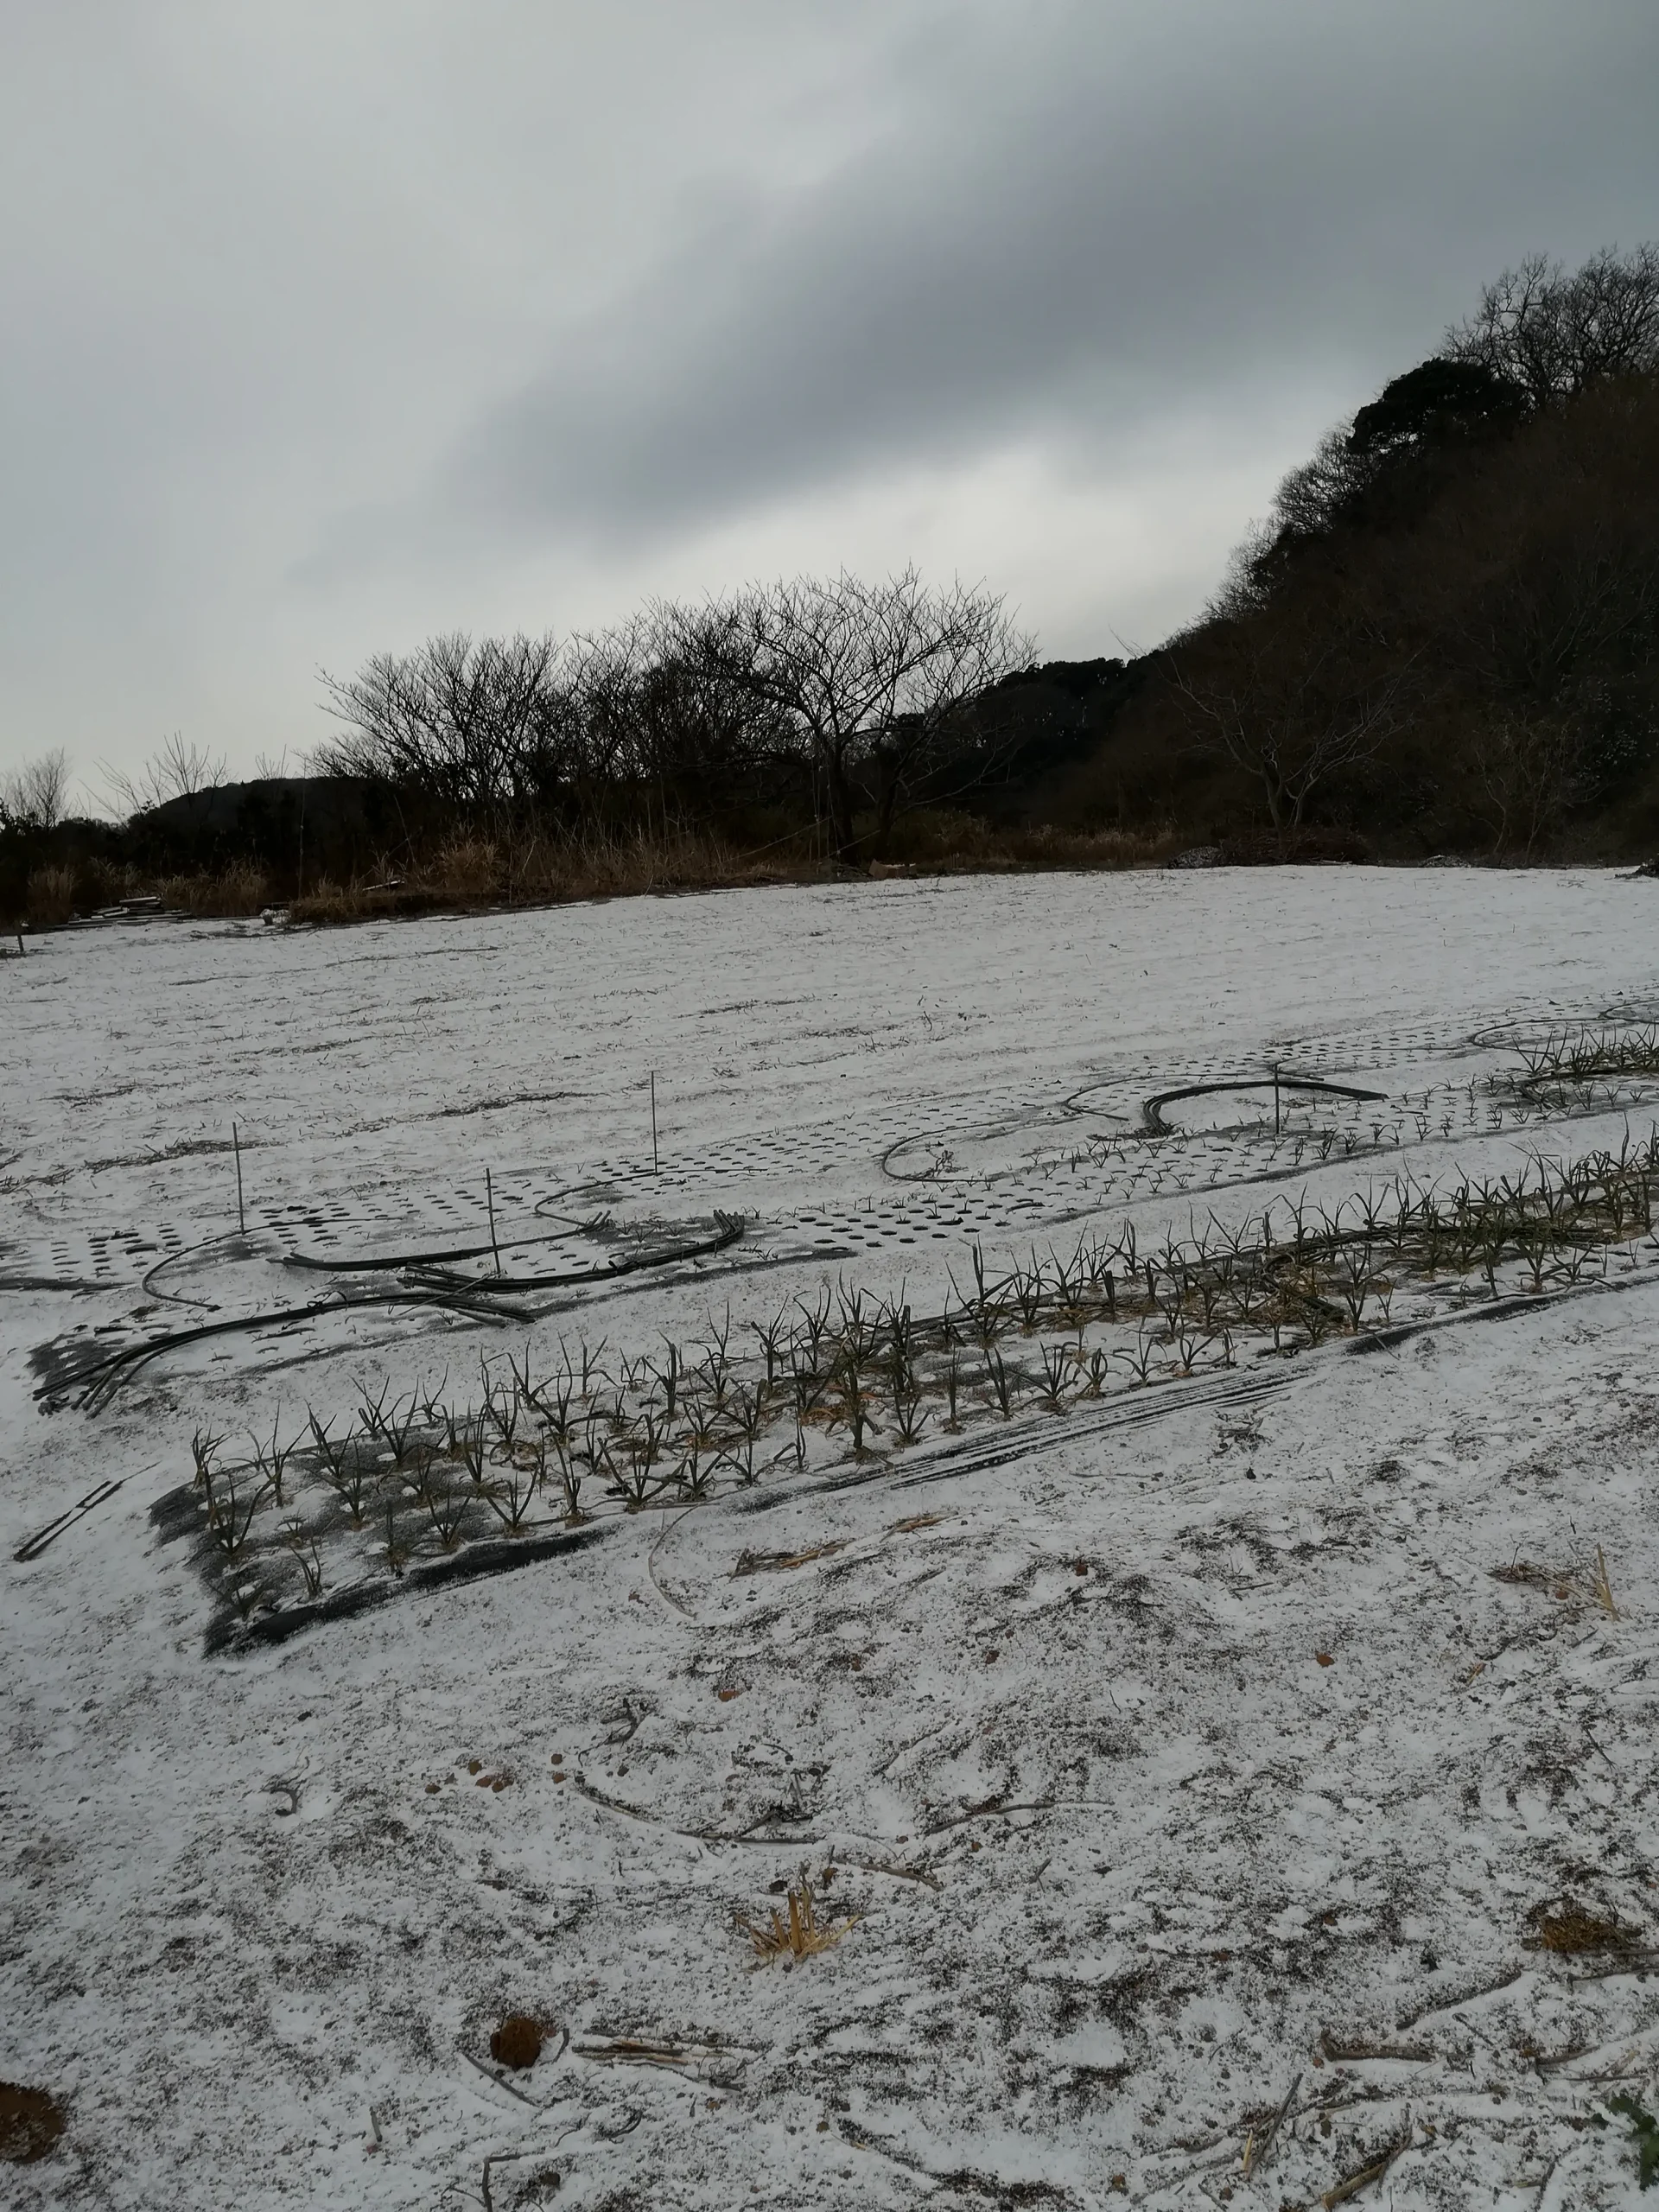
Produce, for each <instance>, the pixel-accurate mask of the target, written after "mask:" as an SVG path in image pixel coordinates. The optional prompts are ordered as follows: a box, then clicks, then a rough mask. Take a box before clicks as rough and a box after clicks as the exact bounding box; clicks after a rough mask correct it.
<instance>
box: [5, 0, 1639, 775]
mask: <svg viewBox="0 0 1659 2212" xmlns="http://www.w3.org/2000/svg"><path fill="white" fill-rule="evenodd" d="M1656 82H1659V11H1656V10H1655V9H1654V8H1653V6H1652V0H1579V4H1576V5H1574V6H1573V7H1572V8H1570V9H1569V8H1567V7H1566V6H1564V5H1562V4H1561V3H1560V0H1459V5H1457V6H1456V7H1447V6H1446V5H1445V0H1438V3H1437V4H1435V5H1433V6H1431V5H1429V4H1427V0H1386V4H1385V0H1078V3H1077V4H1073V3H1072V0H1020V4H1018V5H1015V4H1012V0H697V4H696V6H695V7H688V6H686V5H684V4H683V0H607V5H605V6H604V7H597V6H595V5H594V4H593V0H489V5H488V6H487V7H486V6H480V7H474V8H468V9H457V8H455V7H454V5H453V0H354V4H353V6H352V7H351V8H349V9H340V7H339V6H338V5H337V4H336V0H245V4H241V5H238V7H237V8H235V9H225V8H220V7H217V6H215V5H213V4H212V0H147V4H146V6H145V7H144V8H143V9H138V10H135V9H132V8H131V7H130V6H129V5H127V4H126V0H52V3H51V4H50V5H48V4H46V0H40V4H32V3H31V0H25V4H22V5H19V6H16V7H14V8H12V9H10V10H6V11H4V13H3V16H0V286H3V288H4V292H5V296H6V300H7V308H8V325H7V344H6V346H5V347H4V348H3V349H0V439H3V444H0V454H3V459H0V468H3V471H4V488H5V497H4V500H3V503H0V517H3V521H0V767H3V766H7V765H9V763H10V761H12V760H16V758H18V757H21V756H26V755H28V754H29V753H33V752H36V751H39V750H42V749H44V748H45V747H48V746H54V745H59V744H62V745H67V747H69V748H70V749H71V751H72V752H73V753H75V754H76V755H77V756H78V758H79V762H80V765H81V766H82V768H83V770H86V769H88V768H90V767H91V766H92V763H93V762H94V761H95V760H98V759H99V758H100V757H110V758H112V759H115V760H121V761H125V762H128V763H131V762H132V761H133V760H135V759H136V758H137V757H139V756H142V754H143V753H144V752H146V751H147V750H149V749H150V748H151V747H154V746H155V744H156V742H157V741H159V739H160V738H161V737H162V734H165V733H166V732H168V731H169V730H172V729H174V728H182V729H183V730H184V731H185V733H186V734H187V736H188V737H189V738H190V739H192V740H195V741H201V742H203V743H205V744H207V745H208V746H210V747H212V749H213V750H215V751H218V750H220V749H227V750H229V751H230V753H232V758H234V759H239V760H247V759H248V758H249V757H250V756H251V754H252V753H253V752H254V750H255V749H256V748H257V747H266V748H269V749H270V750H271V751H272V752H277V751H280V750H281V749H282V747H283V746H284V745H289V746H292V745H295V744H296V743H299V744H303V743H304V742H306V741H308V740H309V739H310V738H311V737H313V736H315V731H316V728H317V716H316V709H315V697H316V694H315V677H314V671H315V667H316V665H317V664H318V663H319V662H321V663H324V664H328V665H332V666H335V667H342V666H350V665H351V664H353V663H354V662H355V661H357V660H359V658H362V657H363V656H364V655H365V654H366V653H368V652H372V651H373V650H376V649H378V648H380V647H382V646H385V645H397V644H399V643H407V642H412V641H413V640H414V639H417V638H419V637H420V636H421V635H423V634H424V633H425V632H427V631H429V630H430V629H433V628H435V627H439V626H451V625H454V624H465V625H467V626H472V627H474V628H476V629H484V628H489V627H505V628H511V627H515V626H524V627H530V628H540V627H542V626H544V625H547V624H549V623H551V624H554V625H555V626H560V627H565V626H570V625H572V624H574V623H577V622H594V621H602V620H606V619H608V618H610V617H612V616H614V615H618V614H620V613H622V612H624V611H625V610H626V607H628V606H629V605H630V604H631V603H632V602H633V601H636V600H637V599H639V597H641V596H643V595H645V594H648V593H650V592H652V591H656V590H660V589H667V590H691V591H695V590H697V589H699V588H702V586H703V585H705V584H706V585H710V586H716V587H717V586H719V585H721V584H723V583H727V582H733V581H735V580H736V579H737V578H738V577H739V576H741V575H747V574H753V573H754V572H756V571H757V570H769V569H778V568H793V567H798V566H809V565H810V566H817V567H822V566H825V565H830V564H833V563H834V562H836V560H839V559H842V558H846V559H848V560H849V561H850V562H852V563H856V564H861V565H864V566H882V565H887V566H893V565H897V564H899V563H901V562H903V561H904V560H906V558H908V557H910V556H912V554H918V555H919V556H921V557H922V558H923V559H924V560H925V562H926V563H929V564H930V565H931V566H932V567H933V568H935V569H938V568H940V567H944V568H950V567H951V566H960V567H963V568H964V569H968V570H969V571H971V572H973V573H976V574H984V575H987V576H988V577H989V578H990V580H991V581H993V582H995V583H996V584H997V585H999V586H1002V587H1006V588H1007V589H1009V590H1010V592H1011V593H1012V594H1013V595H1014V598H1015V599H1016V600H1017V601H1019V602H1020V607H1021V609H1022V613H1023V615H1024V617H1025V619H1026V620H1027V621H1028V622H1029V623H1031V624H1032V625H1033V626H1035V627H1036V628H1037V629H1038V630H1039V632H1041V633H1042V635H1043V637H1044V639H1045V642H1046V644H1047V645H1049V647H1050V648H1051V649H1053V650H1072V651H1088V650H1099V649H1101V648H1103V647H1108V646H1109V640H1110V637H1111V633H1112V630H1113V627H1114V626H1120V627H1127V628H1129V629H1131V630H1133V631H1134V632H1135V634H1136V635H1137V636H1138V637H1139V638H1140V639H1141V640H1143V641H1146V640H1148V639H1150V638H1151V637H1152V636H1154V635H1155V634H1157V632H1158V630H1159V629H1160V627H1167V626H1172V625H1173V623H1174V622H1176V621H1179V620H1182V619H1184V618H1185V616H1186V615H1187V614H1188V613H1190V612H1191V611H1192V607H1193V606H1194V605H1195V604H1196V602H1197V601H1198V599H1199V598H1201V597H1202V595H1203V594H1204V592H1205V589H1206V588H1207V587H1208V586H1209V584H1210V583H1211V582H1212V581H1213V579H1214V577H1215V575H1216V574H1217V571H1218V569H1219V566H1220V563H1221V561H1222V559H1223V557H1224V552H1225V550H1226V548H1227V546H1228V545H1229V543H1231V542H1232V541H1233V540H1235V539H1236V537H1237V536H1238V535H1239V532H1240V531H1241V529H1242V528H1243V524H1244V523H1245V522H1246V521H1247V519H1248V518H1249V515H1250V513H1251V512H1260V511H1261V509H1262V505H1264V504H1265V501H1266V499H1267V497H1268V493H1269V492H1270V490H1271V486H1272V483H1273V481H1274V478H1275V477H1276V475H1277V474H1279V473H1280V471H1281V470H1282V468H1284V467H1286V466H1287V465H1289V463H1291V462H1292V461H1294V460H1296V459H1298V458H1300V454H1301V453H1302V452H1303V451H1305V450H1306V444H1307V442H1308V441H1309V440H1310V439H1311V437H1312V436H1313V435H1314V433H1315V432H1316V431H1317V429H1319V427H1321V425H1322V423H1323V422H1324V421H1325V420H1326V419H1329V418H1330V417H1331V416H1334V415H1335V414H1336V413H1337V412H1338V411H1339V410H1342V409H1344V408H1351V407H1352V406H1353V405H1355V404H1357V402H1358V401H1359V400H1360V399H1362V398H1363V397H1366V396H1367V395H1368V394H1369V392H1370V390H1371V389H1373V388H1374V386H1375V385H1376V384H1377V383H1378V382H1379V381H1380V380H1381V379H1382V378H1383V377H1385V376H1386V375H1387V374H1388V373H1389V372H1391V371H1392V370H1394V369H1395V368H1397V367H1400V366H1402V365H1407V364H1408V363H1409V362H1411V361H1413V360H1414V359H1417V358H1419V357H1420V356H1421V353H1423V352H1425V351H1426V350H1427V348H1428V347H1430V346H1432V345H1433V342H1434V340H1435V337H1436V335H1437V334H1438V332H1439V330H1440V327H1441V325H1442V324H1443V323H1444V322H1445V321H1446V319H1447V318H1448V317H1449V316H1452V315H1456V314H1458V313H1459V312H1460V311H1462V310H1463V309H1464V308H1465V307H1466V306H1467V305H1468V304H1469V303H1470V302H1471V300H1472V298H1473V296H1474V295H1475V293H1476V291H1477V290H1478V286H1479V284H1480V283H1481V281H1482V280H1483V279H1484V278H1485V277H1488V276H1490V275H1491V274H1493V273H1495V272H1496V270H1497V269H1498V268H1500V267H1502V266H1503V264H1505V263H1506V262H1508V261H1511V260H1513V259H1515V258H1516V257H1519V256H1520V255H1521V254H1522V253H1524V252H1527V251H1530V250H1532V249H1534V248H1535V247H1538V246H1542V247H1544V248H1546V249H1547V250H1548V251H1554V252H1557V253H1560V254H1561V255H1563V256H1565V257H1568V258H1572V257H1578V256H1581V255H1582V254H1584V253H1586V252H1587V251H1591V250H1592V249H1593V248H1594V247H1595V246H1597V245H1600V244H1602V243H1604V242H1605V241H1608V240H1611V239H1621V240H1623V241H1624V242H1625V243H1631V242H1633V241H1634V240H1636V239H1637V238H1640V237H1643V236H1646V235H1652V234H1653V233H1655V232H1659V133H1656V132H1655V131H1654V130H1653V129H1652V127H1651V125H1652V107H1653V100H1652V88H1653V86H1654V85H1655V84H1656Z"/></svg>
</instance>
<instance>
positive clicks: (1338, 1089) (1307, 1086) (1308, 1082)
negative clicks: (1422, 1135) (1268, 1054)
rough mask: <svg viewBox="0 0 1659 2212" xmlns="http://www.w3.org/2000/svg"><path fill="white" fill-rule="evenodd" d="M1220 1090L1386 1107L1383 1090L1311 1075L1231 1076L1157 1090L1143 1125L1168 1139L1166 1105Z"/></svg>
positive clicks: (1146, 1108) (1144, 1111) (1143, 1112)
mask: <svg viewBox="0 0 1659 2212" xmlns="http://www.w3.org/2000/svg"><path fill="white" fill-rule="evenodd" d="M1219 1090H1317V1091H1319V1092H1322V1093H1323V1094H1324V1096H1325V1097H1327V1098H1361V1099H1364V1100H1366V1101H1368V1102H1369V1103H1371V1104H1373V1105H1376V1104H1386V1103H1388V1096H1389V1094H1388V1092H1387V1091H1386V1090H1356V1089H1355V1087H1354V1086H1353V1085H1352V1084H1346V1083H1321V1082H1319V1080H1318V1078H1317V1077H1313V1076H1311V1075H1272V1074H1268V1075H1249V1076H1234V1077H1231V1078H1230V1080H1229V1081H1227V1082H1226V1083H1189V1084H1183V1085H1182V1087H1181V1088H1180V1089H1179V1090H1160V1091H1159V1092H1158V1093H1157V1095H1156V1096H1155V1097H1152V1098H1148V1099H1147V1101H1146V1103H1145V1104H1144V1105H1143V1106H1142V1107H1141V1119H1142V1122H1144V1124H1145V1127H1146V1130H1147V1135H1149V1136H1160V1137H1170V1136H1173V1135H1175V1134H1176V1133H1175V1131H1174V1130H1173V1129H1172V1128H1170V1126H1169V1124H1168V1122H1166V1121H1165V1119H1164V1109H1165V1107H1166V1106H1173V1104H1174V1103H1175V1102H1176V1100H1177V1099H1178V1098H1208V1097H1210V1096H1212V1094H1213V1093H1215V1092H1217V1091H1219Z"/></svg>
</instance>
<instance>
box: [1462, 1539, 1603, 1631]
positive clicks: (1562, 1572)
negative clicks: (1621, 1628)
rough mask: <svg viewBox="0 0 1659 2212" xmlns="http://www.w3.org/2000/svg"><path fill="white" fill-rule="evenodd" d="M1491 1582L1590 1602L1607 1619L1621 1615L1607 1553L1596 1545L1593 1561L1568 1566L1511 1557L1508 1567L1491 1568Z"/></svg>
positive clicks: (1562, 1600)
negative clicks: (1615, 1596)
mask: <svg viewBox="0 0 1659 2212" xmlns="http://www.w3.org/2000/svg"><path fill="white" fill-rule="evenodd" d="M1491 1575H1492V1580H1493V1581H1494V1582H1508V1583H1510V1584H1513V1585H1516V1586H1519V1587H1521V1588H1522V1589H1527V1590H1544V1591H1547V1592H1548V1593H1549V1595H1550V1596H1551V1597H1552V1598H1554V1600H1555V1602H1556V1603H1557V1605H1593V1606H1595V1608H1596V1609H1597V1611H1599V1612H1601V1613H1603V1614H1605V1616H1606V1618H1608V1619H1609V1620H1610V1621H1616V1620H1621V1619H1623V1618H1624V1616H1623V1615H1622V1614H1621V1613H1620V1611H1619V1610H1618V1604H1617V1602H1616V1601H1615V1599H1614V1597H1613V1586H1612V1582H1611V1578H1610V1577H1609V1575H1608V1572H1607V1554H1606V1553H1605V1551H1604V1550H1603V1548H1602V1547H1601V1546H1600V1545H1599V1544H1598V1545H1597V1546H1596V1555H1595V1559H1594V1560H1593V1562H1592V1561H1588V1560H1585V1561H1580V1563H1579V1564H1578V1565H1577V1566H1574V1567H1540V1566H1538V1565H1536V1564H1535V1562H1534V1561H1533V1560H1525V1559H1513V1560H1510V1563H1509V1565H1508V1566H1507V1567H1493V1568H1492V1570H1491Z"/></svg>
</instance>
